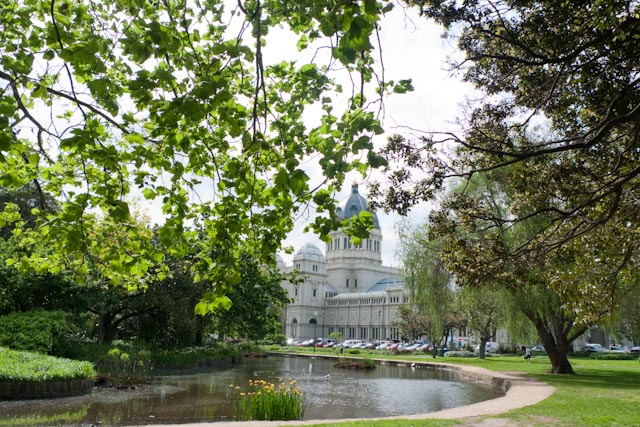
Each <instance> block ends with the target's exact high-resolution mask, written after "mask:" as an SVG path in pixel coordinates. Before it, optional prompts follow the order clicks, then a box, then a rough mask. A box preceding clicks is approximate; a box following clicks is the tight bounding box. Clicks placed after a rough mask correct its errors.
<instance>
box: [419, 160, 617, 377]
mask: <svg viewBox="0 0 640 427" xmlns="http://www.w3.org/2000/svg"><path fill="white" fill-rule="evenodd" d="M503 172H504V171H503V170H498V171H493V172H491V173H487V174H485V175H476V176H475V177H474V179H472V180H471V182H470V183H469V185H468V186H466V187H464V188H463V190H464V191H459V192H453V193H452V194H451V195H450V197H449V198H448V199H446V200H445V201H444V202H443V205H442V206H441V208H440V209H439V210H438V211H435V212H434V213H433V214H432V215H431V217H430V220H431V226H432V231H433V233H434V234H435V235H436V236H437V238H439V239H443V240H444V242H443V248H444V250H443V252H442V256H443V259H444V261H445V264H446V266H447V267H448V268H449V269H450V270H451V271H452V272H453V273H454V274H455V275H456V280H457V281H458V282H459V283H460V285H461V286H471V287H479V288H481V289H483V288H486V287H487V285H490V286H498V287H499V288H500V289H503V290H506V291H508V292H509V293H510V294H511V297H510V298H509V299H510V300H511V302H512V303H513V304H515V305H516V306H517V307H518V309H519V310H520V311H521V312H522V313H523V314H524V315H525V316H526V317H527V318H528V319H529V320H530V321H531V322H532V323H533V325H534V327H535V328H536V331H537V333H538V335H539V337H540V339H541V341H542V343H543V345H544V347H545V349H546V350H547V353H548V355H549V359H550V361H551V364H552V372H553V373H573V368H572V367H571V364H570V363H569V360H568V358H567V356H568V353H569V352H570V351H571V343H572V342H573V341H574V340H575V339H577V338H578V337H579V336H581V335H582V334H583V333H584V332H585V331H586V330H587V329H588V328H589V327H590V325H592V324H597V323H598V322H601V321H602V320H603V319H605V318H606V316H607V314H608V313H609V309H608V307H609V305H608V304H607V302H608V298H609V297H608V296H607V295H606V294H604V293H603V292H606V290H607V289H611V286H610V285H609V283H608V282H609V281H610V280H620V279H621V277H622V276H623V275H620V274H619V272H617V271H616V270H615V267H616V266H617V263H616V262H615V258H613V259H612V260H608V259H607V257H606V256H604V255H605V254H604V253H603V252H602V250H603V247H602V246H599V245H597V242H596V241H594V240H593V239H589V240H586V236H585V237H582V238H581V239H574V240H572V241H571V242H568V243H567V244H565V245H563V246H560V247H557V248H556V249H555V250H554V251H553V252H549V251H543V252H541V253H535V254H534V253H531V252H529V251H525V252H524V255H521V256H518V257H512V256H509V254H512V253H513V252H514V251H517V248H521V247H522V246H523V245H526V243H527V242H528V241H530V240H531V239H533V238H535V231H536V230H538V229H539V223H538V221H539V217H537V216H532V217H531V218H530V219H529V221H528V222H523V221H518V222H516V223H515V224H512V223H509V222H500V221H495V218H496V216H497V214H498V213H499V214H501V215H505V216H508V211H509V210H510V209H517V210H519V211H520V212H523V211H525V210H526V208H527V206H526V204H524V203H522V202H521V201H520V200H519V199H518V196H519V193H518V192H517V191H514V186H513V185H512V183H513V181H512V180H510V179H509V178H510V175H508V174H505V173H503ZM516 200H518V202H516ZM578 243H579V244H580V245H579V246H574V245H577V244H578ZM603 256H604V258H600V257H603Z"/></svg>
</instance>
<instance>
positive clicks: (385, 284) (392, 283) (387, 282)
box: [367, 277, 402, 292]
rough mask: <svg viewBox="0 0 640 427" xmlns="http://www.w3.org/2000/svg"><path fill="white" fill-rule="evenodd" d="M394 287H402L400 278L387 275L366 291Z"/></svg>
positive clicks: (378, 290) (384, 289)
mask: <svg viewBox="0 0 640 427" xmlns="http://www.w3.org/2000/svg"><path fill="white" fill-rule="evenodd" d="M396 287H402V280H401V279H394V278H390V277H387V278H386V279H382V280H380V281H379V282H378V283H376V284H375V285H373V286H372V287H370V288H369V289H367V292H380V291H386V290H387V289H389V288H396Z"/></svg>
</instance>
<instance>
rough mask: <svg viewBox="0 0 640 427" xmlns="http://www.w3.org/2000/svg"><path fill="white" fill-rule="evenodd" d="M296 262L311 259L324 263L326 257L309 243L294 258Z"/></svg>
mask: <svg viewBox="0 0 640 427" xmlns="http://www.w3.org/2000/svg"><path fill="white" fill-rule="evenodd" d="M293 259H294V260H298V259H311V260H318V261H324V255H323V254H322V251H321V250H320V249H319V248H318V247H317V246H316V245H314V244H313V243H307V244H305V245H304V246H303V247H301V248H300V249H298V252H296V256H295V257H294V258H293Z"/></svg>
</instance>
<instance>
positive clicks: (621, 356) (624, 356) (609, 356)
mask: <svg viewBox="0 0 640 427" xmlns="http://www.w3.org/2000/svg"><path fill="white" fill-rule="evenodd" d="M589 358H590V359H596V360H633V359H634V357H633V355H631V354H629V353H591V354H590V355H589Z"/></svg>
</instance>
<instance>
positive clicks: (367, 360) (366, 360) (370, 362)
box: [362, 357, 376, 369]
mask: <svg viewBox="0 0 640 427" xmlns="http://www.w3.org/2000/svg"><path fill="white" fill-rule="evenodd" d="M362 363H364V367H365V368H368V369H371V368H375V367H376V361H375V360H373V359H370V358H368V357H365V358H364V359H362Z"/></svg>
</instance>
